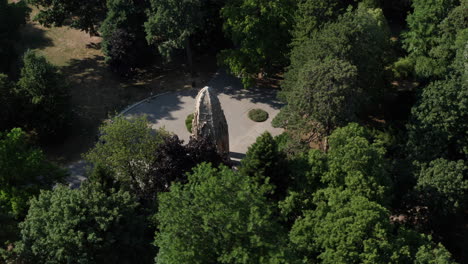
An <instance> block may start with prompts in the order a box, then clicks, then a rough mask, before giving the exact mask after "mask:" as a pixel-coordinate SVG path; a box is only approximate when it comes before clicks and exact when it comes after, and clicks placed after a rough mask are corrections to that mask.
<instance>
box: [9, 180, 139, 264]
mask: <svg viewBox="0 0 468 264" xmlns="http://www.w3.org/2000/svg"><path fill="white" fill-rule="evenodd" d="M136 208H137V203H136V202H135V200H134V199H133V198H132V196H131V195H130V194H129V193H128V192H123V191H118V192H117V191H113V190H110V193H109V192H108V193H105V192H103V191H102V190H100V189H99V188H97V187H95V186H92V185H89V184H84V185H83V186H82V187H81V188H79V189H76V190H70V189H69V188H67V187H64V186H59V187H57V188H55V189H54V190H53V191H43V192H41V195H40V196H39V197H38V198H34V199H33V200H31V208H30V209H29V212H28V216H27V217H26V220H25V221H24V222H23V223H21V225H20V227H21V235H22V236H21V241H20V243H19V245H17V249H16V250H17V252H18V254H19V256H20V259H24V260H26V261H30V262H31V263H135V262H139V263H141V262H144V258H145V251H146V250H147V247H146V246H145V245H144V244H143V242H144V239H143V238H144V225H143V224H142V222H141V220H142V219H141V218H140V217H138V216H137V211H136Z"/></svg>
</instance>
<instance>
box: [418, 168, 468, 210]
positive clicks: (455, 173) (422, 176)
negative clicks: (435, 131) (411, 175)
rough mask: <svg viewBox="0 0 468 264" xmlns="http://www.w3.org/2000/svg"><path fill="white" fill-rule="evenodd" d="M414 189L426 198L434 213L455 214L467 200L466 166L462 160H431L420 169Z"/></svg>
mask: <svg viewBox="0 0 468 264" xmlns="http://www.w3.org/2000/svg"><path fill="white" fill-rule="evenodd" d="M416 188H417V190H418V191H419V192H421V193H423V194H425V195H426V196H427V201H428V202H429V205H430V206H431V208H430V210H431V211H433V212H434V213H436V214H442V215H446V214H450V213H457V212H459V211H460V210H462V208H465V206H464V205H465V204H466V201H467V198H468V166H466V165H465V163H464V162H463V161H462V160H459V161H458V162H455V161H449V160H444V159H436V160H433V161H431V162H430V163H429V164H428V165H425V166H423V167H422V169H421V171H420V172H419V176H418V182H417V185H416Z"/></svg>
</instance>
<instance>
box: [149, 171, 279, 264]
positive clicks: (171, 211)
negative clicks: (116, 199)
mask: <svg viewBox="0 0 468 264" xmlns="http://www.w3.org/2000/svg"><path fill="white" fill-rule="evenodd" d="M265 190H266V187H263V188H259V186H258V185H256V184H254V182H253V181H251V180H250V179H249V178H248V177H246V176H243V175H240V174H238V173H235V172H233V171H232V170H231V169H229V168H227V167H224V166H221V167H220V168H219V169H216V168H212V167H211V166H210V165H209V164H201V165H199V166H198V167H197V168H195V169H194V170H193V172H192V173H191V174H190V175H189V177H188V183H187V184H185V185H181V184H175V185H172V187H171V191H170V192H168V193H165V194H162V195H161V196H160V199H159V213H158V214H157V216H156V218H157V220H158V222H159V228H160V230H159V232H158V233H157V234H156V242H155V243H156V245H157V246H158V247H159V248H160V249H159V253H158V256H157V257H156V263H174V264H175V263H208V262H217V263H271V262H272V258H275V257H278V255H279V254H280V247H278V246H279V245H280V242H281V241H282V240H284V237H281V233H280V232H278V231H279V230H278V228H279V226H278V225H277V223H275V221H274V219H273V217H272V213H273V212H272V210H271V208H270V206H269V205H268V203H267V201H266V200H265V198H264V197H263V194H264V193H265Z"/></svg>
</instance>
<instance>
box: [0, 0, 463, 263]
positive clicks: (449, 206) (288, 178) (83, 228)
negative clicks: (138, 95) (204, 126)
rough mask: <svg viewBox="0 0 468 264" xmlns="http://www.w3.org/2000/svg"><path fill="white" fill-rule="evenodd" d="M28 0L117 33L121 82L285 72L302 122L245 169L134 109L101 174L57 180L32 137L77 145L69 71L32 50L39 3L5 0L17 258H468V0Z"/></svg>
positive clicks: (77, 23)
mask: <svg viewBox="0 0 468 264" xmlns="http://www.w3.org/2000/svg"><path fill="white" fill-rule="evenodd" d="M28 3H30V4H32V5H34V6H36V7H39V11H38V14H37V16H36V18H35V19H36V21H39V23H41V24H42V25H44V26H64V25H69V26H71V27H73V28H77V29H80V30H84V31H87V32H89V33H91V34H97V33H100V34H101V35H102V37H103V39H102V42H101V47H102V51H103V53H104V55H105V61H106V63H107V64H108V65H109V66H110V68H111V70H113V71H114V72H116V73H118V74H120V75H123V76H127V77H131V76H136V77H138V76H139V74H140V73H142V71H140V69H138V68H139V67H143V66H144V65H149V64H150V63H153V62H155V63H154V65H152V66H155V67H154V68H153V67H152V68H151V71H153V70H154V69H155V68H157V69H158V70H159V67H166V66H169V67H171V66H174V65H175V66H176V67H177V66H180V63H181V60H180V59H181V58H183V59H187V63H186V65H187V67H188V68H189V70H190V72H192V73H194V71H196V70H197V69H195V67H193V65H198V64H199V62H200V65H201V66H202V67H205V66H208V65H205V64H209V62H206V63H205V61H203V62H201V60H202V59H204V58H205V57H203V56H207V57H209V58H215V55H217V58H218V62H219V66H221V67H226V68H227V71H228V72H230V73H231V74H234V75H236V76H238V77H240V79H241V81H242V84H243V85H244V86H245V87H253V86H255V85H256V84H259V85H258V86H261V87H259V89H267V88H265V87H264V86H268V85H270V84H272V83H275V84H278V86H280V87H279V88H280V89H281V90H280V91H279V92H278V95H279V96H278V97H279V99H280V100H282V101H283V102H284V106H283V107H281V109H280V112H279V114H278V115H276V117H274V119H273V123H274V125H276V126H279V127H282V128H285V132H284V133H283V134H281V135H279V136H276V137H273V136H272V135H271V134H270V133H268V132H265V133H263V134H261V136H259V137H258V138H257V139H256V141H255V143H253V144H252V145H251V146H250V147H249V148H248V150H247V152H246V155H245V157H244V158H243V159H242V160H241V161H240V163H231V162H230V161H228V160H225V159H223V158H222V157H221V156H220V155H219V153H217V150H216V147H215V146H214V145H213V144H212V143H211V142H209V141H207V140H204V139H198V140H195V139H193V138H191V139H190V140H189V142H187V144H184V142H183V141H182V140H180V139H179V138H178V137H177V136H176V135H174V134H171V133H169V132H167V131H165V130H164V129H158V130H153V129H152V128H151V126H150V125H149V124H148V121H147V120H146V119H145V118H144V117H141V118H133V119H131V120H129V119H126V118H124V117H121V116H117V117H113V118H112V119H111V120H109V121H106V123H105V124H104V125H103V126H102V127H101V129H100V132H99V135H98V138H97V141H96V143H95V146H94V147H93V148H91V149H90V150H89V151H88V153H87V154H85V155H84V158H85V160H87V162H88V163H89V171H88V173H87V176H88V180H87V181H86V182H85V183H83V184H82V186H81V187H79V188H78V189H74V190H71V189H69V188H67V187H65V186H61V185H58V186H57V183H61V182H63V180H64V178H65V176H66V174H65V173H64V171H63V170H62V169H59V168H57V167H56V166H55V165H53V163H51V162H49V161H48V160H47V158H46V156H45V155H44V154H43V152H42V151H41V150H40V149H38V148H37V147H35V146H34V145H33V143H34V140H35V139H40V141H36V142H40V143H42V144H44V145H45V146H46V147H49V146H48V143H50V141H52V140H61V139H63V138H62V137H60V136H59V135H64V134H65V133H64V132H66V128H67V124H68V123H69V121H70V117H71V118H73V116H72V115H71V114H70V113H71V112H70V108H69V107H68V105H69V90H68V85H67V82H66V79H67V76H64V75H63V74H62V73H61V69H60V68H58V67H56V66H54V65H51V64H50V63H49V62H47V60H46V59H45V58H44V57H42V56H39V55H37V54H36V53H35V52H34V51H27V52H26V53H25V54H24V56H23V57H22V58H23V59H22V62H21V61H19V58H20V56H19V55H21V54H17V52H19V51H20V49H21V47H18V48H16V46H15V45H16V42H17V41H18V38H19V37H20V35H21V34H20V33H21V30H23V29H22V25H24V24H25V23H26V21H27V17H28V14H29V9H28V8H27V6H26V4H25V3H24V1H21V2H19V3H9V2H8V1H6V0H0V22H1V23H0V105H1V107H2V108H1V114H0V226H1V228H0V262H2V263H3V262H6V263H154V262H155V263H177V264H179V263H288V264H289V263H291V264H299V263H324V264H325V263H343V264H344V263H346V264H348V263H376V264H380V263H382V264H384V263H385V264H387V263H395V264H397V263H398V264H399V263H414V264H430V263H447V264H448V263H450V264H452V263H455V260H456V261H458V262H459V263H466V262H468V261H467V255H466V237H468V229H467V222H466V219H467V210H466V208H467V205H468V159H467V158H468V134H467V133H468V123H467V120H468V29H467V28H468V22H467V21H468V1H467V0H412V1H407V0H397V1H381V0H362V1H359V0H344V1H339V0H269V1H268V0H179V1H178V0H144V1H142V0H132V1H124V0H99V1H84V2H83V1H81V2H80V1H75V0H73V1H68V0H29V1H28ZM98 31H99V32H98ZM184 49H185V54H184V52H182V51H183V50H184ZM153 55H154V56H153ZM169 60H172V62H171V64H166V63H164V64H162V63H160V62H162V61H164V62H168V61H169ZM131 74H132V75H131ZM133 74H135V75H133ZM192 77H196V75H195V74H193V75H192ZM278 79H282V80H281V81H278V82H276V81H277V80H278ZM272 86H273V85H272ZM247 93H248V92H246V94H247ZM256 99H258V101H260V102H262V103H263V101H262V100H263V98H254V99H253V100H256ZM259 113H260V112H259ZM261 114H263V115H264V114H265V113H261ZM270 114H271V115H273V112H270ZM244 117H245V118H247V116H246V115H245V113H244ZM257 117H258V118H260V117H262V116H260V115H258V116H256V117H255V118H254V119H256V118H257ZM272 117H273V116H272ZM263 119H267V120H266V122H269V121H270V119H269V117H268V115H264V116H263ZM258 120H260V119H258ZM179 121H180V122H183V121H184V120H179ZM186 123H190V124H191V120H190V119H187V120H186ZM264 124H265V125H268V124H266V123H264ZM182 125H183V124H182ZM230 125H234V126H235V125H236V124H235V123H234V124H230ZM259 125H260V124H259ZM15 127H18V128H15ZM260 127H263V126H258V128H260ZM234 165H235V166H234ZM230 166H232V167H230ZM53 186H56V187H55V188H54V189H53V190H51V189H52V188H53ZM154 234H155V236H154V237H153V235H154Z"/></svg>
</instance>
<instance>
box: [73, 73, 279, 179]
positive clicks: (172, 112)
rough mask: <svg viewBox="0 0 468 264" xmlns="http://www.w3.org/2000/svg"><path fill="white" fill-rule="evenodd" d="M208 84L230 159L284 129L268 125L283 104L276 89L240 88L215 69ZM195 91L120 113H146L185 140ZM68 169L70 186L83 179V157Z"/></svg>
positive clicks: (158, 98) (167, 95) (150, 100)
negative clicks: (258, 113) (264, 116)
mask: <svg viewBox="0 0 468 264" xmlns="http://www.w3.org/2000/svg"><path fill="white" fill-rule="evenodd" d="M208 86H211V87H212V88H213V89H215V90H216V92H217V93H218V98H219V101H220V102H221V107H222V108H223V110H224V114H225V116H226V120H227V123H228V129H229V145H230V151H231V153H230V157H231V159H232V160H234V161H239V160H240V159H242V158H243V157H244V156H245V153H246V152H247V149H248V147H249V146H250V145H251V144H252V143H254V142H255V140H256V138H257V137H258V136H260V135H261V134H262V133H263V132H265V131H269V132H270V133H271V134H272V135H273V136H276V135H279V134H281V133H282V132H283V129H280V128H273V127H272V126H271V120H272V119H273V118H274V117H275V116H276V115H277V114H278V112H279V109H280V108H281V106H282V104H281V102H279V101H278V100H277V99H276V92H277V91H276V90H272V89H258V88H250V89H242V84H241V82H240V80H239V79H238V78H235V77H233V76H230V75H228V74H226V73H225V72H224V71H219V72H218V73H216V74H215V76H214V77H213V79H211V81H210V82H209V83H208ZM198 91H199V88H197V89H191V90H185V91H179V92H170V93H165V94H162V95H159V96H154V97H151V98H148V99H146V100H143V101H141V102H139V103H137V104H135V105H133V106H131V107H129V108H127V109H126V110H124V111H123V112H122V113H121V114H122V115H123V116H125V117H126V118H129V119H132V118H134V117H137V116H141V115H146V116H147V118H148V121H149V122H150V124H151V125H152V127H153V128H160V127H164V128H165V129H166V130H168V131H170V132H173V133H174V134H176V135H178V136H179V138H180V139H182V140H184V142H188V140H189V137H190V133H189V132H188V131H187V128H186V127H185V119H186V117H187V115H189V114H190V113H193V112H194V111H195V97H196V95H197V93H198ZM254 108H260V109H263V110H265V111H267V112H268V114H269V118H268V120H267V121H265V122H262V123H256V122H254V121H252V120H250V119H249V117H248V112H249V111H250V110H251V109H254ZM68 169H69V171H70V174H71V176H70V177H69V179H68V182H69V184H70V185H71V186H72V187H76V186H77V185H79V184H80V183H81V181H83V180H84V179H85V177H84V172H85V164H84V162H83V161H78V162H75V163H73V164H71V165H69V166H68Z"/></svg>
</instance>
